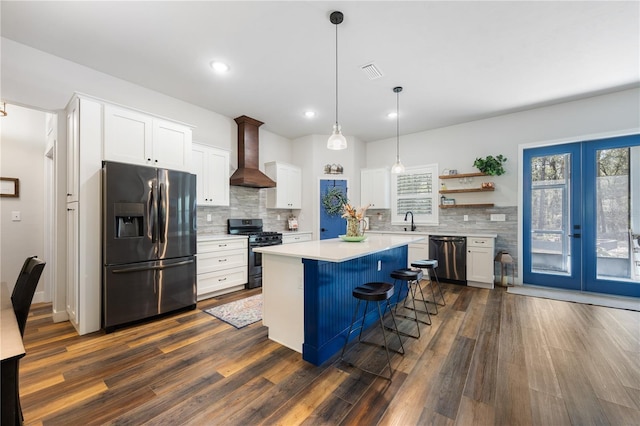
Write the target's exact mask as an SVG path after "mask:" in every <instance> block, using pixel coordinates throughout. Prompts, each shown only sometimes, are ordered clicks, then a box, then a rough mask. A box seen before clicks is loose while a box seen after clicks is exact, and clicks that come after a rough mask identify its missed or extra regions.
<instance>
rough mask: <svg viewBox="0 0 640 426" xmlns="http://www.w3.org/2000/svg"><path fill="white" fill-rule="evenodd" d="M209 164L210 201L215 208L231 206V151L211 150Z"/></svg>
mask: <svg viewBox="0 0 640 426" xmlns="http://www.w3.org/2000/svg"><path fill="white" fill-rule="evenodd" d="M209 158H210V161H209V164H208V178H207V179H208V183H209V199H210V201H211V204H212V205H214V206H228V205H229V151H224V150H221V149H215V148H213V149H211V153H210V155H209Z"/></svg>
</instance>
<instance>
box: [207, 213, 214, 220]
mask: <svg viewBox="0 0 640 426" xmlns="http://www.w3.org/2000/svg"><path fill="white" fill-rule="evenodd" d="M212 220H213V218H212V217H211V213H207V222H211V221H212Z"/></svg>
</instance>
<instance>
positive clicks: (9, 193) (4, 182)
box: [0, 177, 20, 198]
mask: <svg viewBox="0 0 640 426" xmlns="http://www.w3.org/2000/svg"><path fill="white" fill-rule="evenodd" d="M19 196H20V181H19V180H18V179H17V178H8V177H0V197H12V198H18V197H19Z"/></svg>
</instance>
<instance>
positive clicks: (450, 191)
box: [440, 188, 496, 194]
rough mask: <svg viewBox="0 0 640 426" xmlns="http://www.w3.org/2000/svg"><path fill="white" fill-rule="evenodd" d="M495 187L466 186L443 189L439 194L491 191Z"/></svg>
mask: <svg viewBox="0 0 640 426" xmlns="http://www.w3.org/2000/svg"><path fill="white" fill-rule="evenodd" d="M495 190H496V189H495V188H467V189H443V190H442V191H440V193H441V194H460V193H463V192H491V191H495Z"/></svg>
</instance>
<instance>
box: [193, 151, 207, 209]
mask: <svg viewBox="0 0 640 426" xmlns="http://www.w3.org/2000/svg"><path fill="white" fill-rule="evenodd" d="M208 160H209V150H208V149H207V148H206V147H202V146H200V145H196V144H193V147H192V149H191V173H193V174H195V175H196V200H197V202H198V205H199V206H208V205H211V200H209V195H208V189H209V188H208V182H209V178H208V176H207V171H208V167H207V162H208Z"/></svg>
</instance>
